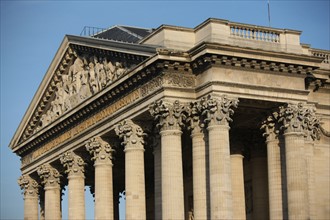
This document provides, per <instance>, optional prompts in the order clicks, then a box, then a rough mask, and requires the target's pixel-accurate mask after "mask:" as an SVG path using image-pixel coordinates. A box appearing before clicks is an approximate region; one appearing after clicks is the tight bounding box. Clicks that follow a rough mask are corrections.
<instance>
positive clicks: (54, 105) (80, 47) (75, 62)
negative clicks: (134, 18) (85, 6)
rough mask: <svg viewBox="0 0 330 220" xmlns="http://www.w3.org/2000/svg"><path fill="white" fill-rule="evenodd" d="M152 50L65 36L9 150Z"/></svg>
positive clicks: (91, 95)
mask: <svg viewBox="0 0 330 220" xmlns="http://www.w3.org/2000/svg"><path fill="white" fill-rule="evenodd" d="M154 51H155V49H154V48H150V47H146V46H142V45H137V44H127V43H121V42H113V41H106V40H100V39H93V38H86V37H77V36H66V37H65V38H64V40H63V42H62V44H61V46H60V48H59V50H58V51H57V53H56V55H55V57H54V59H53V61H52V63H51V65H50V67H49V69H48V71H47V73H46V75H45V77H44V79H43V81H42V82H41V84H40V86H39V88H38V90H37V93H36V94H35V96H34V98H33V100H32V102H31V104H30V106H29V108H28V110H27V112H26V114H25V116H24V118H23V120H22V122H21V124H20V126H19V128H18V130H17V131H16V133H15V135H14V138H13V140H12V141H11V144H10V146H11V148H12V149H13V150H14V151H15V150H16V149H18V148H20V147H21V146H22V145H24V143H25V142H28V141H29V140H30V139H32V137H33V136H35V135H36V136H38V133H42V132H43V131H44V130H47V129H48V128H50V127H52V124H54V123H55V122H58V121H61V120H62V118H63V117H65V116H66V115H67V114H70V113H69V112H72V111H74V109H75V108H76V107H77V106H78V105H81V103H84V102H85V101H86V100H88V99H91V97H93V96H94V95H96V94H98V93H100V92H101V91H102V90H104V89H106V88H107V87H109V86H110V85H111V84H113V83H114V82H115V81H117V80H118V79H120V78H121V77H123V76H124V75H125V74H126V73H128V72H129V71H130V70H132V69H133V68H134V67H135V66H137V65H138V64H139V63H141V62H142V61H144V60H145V59H146V58H148V57H149V56H150V55H152V54H153V53H154Z"/></svg>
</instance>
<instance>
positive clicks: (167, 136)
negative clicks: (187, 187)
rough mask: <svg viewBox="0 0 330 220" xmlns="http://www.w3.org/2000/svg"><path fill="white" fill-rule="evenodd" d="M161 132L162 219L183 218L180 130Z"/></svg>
mask: <svg viewBox="0 0 330 220" xmlns="http://www.w3.org/2000/svg"><path fill="white" fill-rule="evenodd" d="M160 134H161V148H162V149H161V152H162V153H161V164H162V166H161V171H162V176H161V181H162V219H166V220H177V219H184V216H185V215H184V199H183V173H182V172H183V171H182V149H181V134H182V132H181V131H180V130H164V131H161V132H160Z"/></svg>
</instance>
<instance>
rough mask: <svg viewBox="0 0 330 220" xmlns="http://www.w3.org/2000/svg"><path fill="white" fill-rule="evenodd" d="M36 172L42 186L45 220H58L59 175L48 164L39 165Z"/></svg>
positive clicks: (59, 216) (59, 211) (59, 206)
mask: <svg viewBox="0 0 330 220" xmlns="http://www.w3.org/2000/svg"><path fill="white" fill-rule="evenodd" d="M37 172H38V175H39V176H40V178H41V179H42V183H43V184H44V190H45V220H59V219H61V216H62V214H61V187H60V173H59V172H58V170H57V169H55V168H54V167H52V166H51V165H49V164H43V165H41V166H40V167H39V168H38V170H37Z"/></svg>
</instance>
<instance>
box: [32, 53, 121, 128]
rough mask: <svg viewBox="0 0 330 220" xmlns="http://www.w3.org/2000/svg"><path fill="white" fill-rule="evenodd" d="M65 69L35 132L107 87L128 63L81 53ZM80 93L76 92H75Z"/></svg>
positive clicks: (119, 75)
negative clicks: (66, 70) (66, 71)
mask: <svg viewBox="0 0 330 220" xmlns="http://www.w3.org/2000/svg"><path fill="white" fill-rule="evenodd" d="M75 56H76V59H75V60H74V62H73V64H72V65H71V66H70V67H69V70H68V73H67V74H65V73H62V75H61V77H62V81H61V82H58V83H57V84H56V91H55V97H54V100H53V101H52V102H51V103H50V107H49V109H48V110H47V111H46V113H45V114H43V115H42V116H41V119H40V123H39V126H38V127H37V129H35V130H34V132H37V131H38V130H40V129H41V128H42V127H44V126H46V125H47V124H49V123H51V122H52V121H54V120H56V119H57V118H58V117H59V116H60V115H62V114H63V113H65V112H66V111H68V110H70V109H71V108H73V107H74V106H76V105H77V104H78V103H79V102H81V101H82V100H84V99H86V98H88V97H90V96H91V95H92V94H95V93H97V92H98V91H100V90H102V89H103V88H105V87H106V86H107V85H109V84H111V83H112V82H113V81H114V80H116V79H117V78H119V77H121V76H122V75H123V74H124V73H125V72H126V71H127V68H126V66H127V65H126V63H125V64H123V63H121V62H118V61H116V62H114V63H113V62H111V61H108V60H107V58H106V57H104V58H102V57H97V56H90V57H87V56H79V55H77V54H76V55H75ZM76 94H77V95H76Z"/></svg>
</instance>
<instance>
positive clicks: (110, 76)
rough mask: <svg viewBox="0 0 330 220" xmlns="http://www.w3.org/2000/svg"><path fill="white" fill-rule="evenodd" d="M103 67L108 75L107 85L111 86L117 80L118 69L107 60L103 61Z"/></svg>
mask: <svg viewBox="0 0 330 220" xmlns="http://www.w3.org/2000/svg"><path fill="white" fill-rule="evenodd" d="M103 65H104V69H105V72H106V75H107V84H110V83H112V82H113V81H114V80H115V70H116V67H115V66H114V65H113V64H112V63H111V61H109V62H107V59H106V58H105V59H104V60H103Z"/></svg>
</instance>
